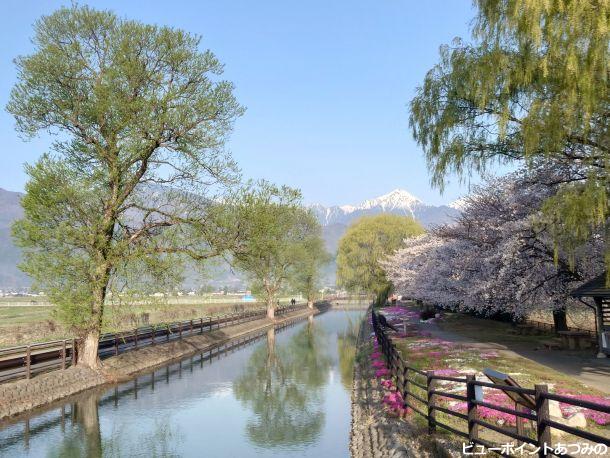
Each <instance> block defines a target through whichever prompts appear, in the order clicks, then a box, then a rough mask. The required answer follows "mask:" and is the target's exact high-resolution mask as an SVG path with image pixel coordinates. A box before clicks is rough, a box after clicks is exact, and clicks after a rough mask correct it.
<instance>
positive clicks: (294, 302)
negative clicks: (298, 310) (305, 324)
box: [290, 297, 297, 305]
mask: <svg viewBox="0 0 610 458" xmlns="http://www.w3.org/2000/svg"><path fill="white" fill-rule="evenodd" d="M290 303H291V304H292V305H296V303H297V300H296V299H295V298H294V297H293V298H292V299H290Z"/></svg>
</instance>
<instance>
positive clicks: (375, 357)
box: [371, 351, 381, 359]
mask: <svg viewBox="0 0 610 458" xmlns="http://www.w3.org/2000/svg"><path fill="white" fill-rule="evenodd" d="M371 358H373V359H379V358H381V353H380V352H378V351H374V352H373V353H371Z"/></svg>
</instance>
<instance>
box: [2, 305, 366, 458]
mask: <svg viewBox="0 0 610 458" xmlns="http://www.w3.org/2000/svg"><path fill="white" fill-rule="evenodd" d="M350 316H353V317H354V320H353V321H354V322H357V321H358V320H359V318H360V317H361V313H358V312H350V313H344V312H327V313H325V314H323V315H320V316H318V317H316V318H315V319H310V320H308V321H300V322H295V323H293V324H292V325H290V326H288V327H282V328H278V329H275V330H273V329H271V330H269V331H264V332H262V333H258V334H251V335H248V336H244V337H242V338H241V339H240V340H238V341H233V342H231V343H229V344H223V345H221V346H219V347H217V348H214V349H211V350H210V351H207V352H205V353H202V354H197V355H194V356H192V357H190V358H187V359H184V360H182V361H176V362H174V363H171V364H169V365H167V366H164V367H162V368H159V369H156V370H155V371H153V372H150V373H148V374H144V375H141V376H140V377H138V378H136V379H134V380H131V381H129V382H126V383H122V384H119V385H116V386H114V387H111V388H110V389H109V388H108V387H101V388H99V389H94V390H89V391H87V392H84V393H81V394H80V395H76V396H72V397H70V398H69V399H68V400H67V401H65V402H64V403H58V404H56V405H55V406H53V407H50V408H49V409H47V410H46V411H44V412H42V413H40V412H39V413H35V414H31V415H29V416H27V417H21V419H18V420H14V421H12V422H11V423H10V424H0V457H4V456H7V457H15V456H33V457H38V456H47V457H48V456H51V457H81V456H88V457H95V458H97V457H102V456H103V457H114V456H117V457H118V456H202V455H205V456H253V455H255V456H257V457H259V458H261V457H272V456H290V455H297V456H316V457H317V456H347V445H348V438H349V418H350V417H349V408H350V404H349V397H350V395H349V393H350V388H351V386H348V385H349V384H348V381H347V379H346V377H351V367H349V366H350V360H351V359H353V352H352V351H350V349H349V345H350V344H351V342H352V340H353V336H352V334H354V333H353V332H352V331H351V330H350V327H351V326H352V325H350V324H349V323H350V321H349V317H350ZM284 328H285V329H287V330H286V332H281V333H280V331H281V330H282V329H284ZM354 335H355V334H354ZM261 338H262V340H263V341H262V342H261ZM350 355H351V356H350ZM350 358H351V359H350Z"/></svg>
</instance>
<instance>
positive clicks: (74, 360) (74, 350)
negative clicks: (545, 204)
mask: <svg viewBox="0 0 610 458" xmlns="http://www.w3.org/2000/svg"><path fill="white" fill-rule="evenodd" d="M77 362H78V350H77V348H76V339H72V366H74V365H75V364H76V363H77Z"/></svg>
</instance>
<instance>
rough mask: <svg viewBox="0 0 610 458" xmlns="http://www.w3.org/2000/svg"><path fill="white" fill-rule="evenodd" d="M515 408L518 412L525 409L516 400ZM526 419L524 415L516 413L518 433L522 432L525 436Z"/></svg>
mask: <svg viewBox="0 0 610 458" xmlns="http://www.w3.org/2000/svg"><path fill="white" fill-rule="evenodd" d="M515 410H516V411H517V412H522V411H523V409H522V408H521V406H520V405H519V404H517V403H516V402H515ZM524 420H525V419H524V418H523V417H520V416H519V415H515V426H516V427H517V434H521V435H522V436H523V434H524V431H525V428H524V423H525V421H524Z"/></svg>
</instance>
